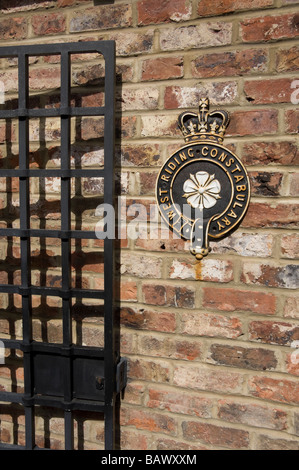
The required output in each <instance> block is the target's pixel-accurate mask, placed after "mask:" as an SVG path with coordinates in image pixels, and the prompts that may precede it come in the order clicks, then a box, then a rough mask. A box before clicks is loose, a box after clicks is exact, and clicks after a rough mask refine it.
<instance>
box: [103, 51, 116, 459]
mask: <svg viewBox="0 0 299 470" xmlns="http://www.w3.org/2000/svg"><path fill="white" fill-rule="evenodd" d="M107 52H108V53H106V55H105V131H104V158H105V161H104V175H105V176H104V178H105V179H104V202H105V204H111V205H113V206H114V144H115V123H114V101H115V100H114V95H115V45H114V43H112V42H111V43H110V47H108V48H107ZM113 245H114V240H112V239H109V238H106V239H105V240H104V289H105V293H104V299H105V300H104V301H105V305H104V316H105V322H104V328H105V333H104V340H105V348H104V355H105V365H104V367H105V449H107V450H110V449H114V444H115V416H114V413H115V396H116V394H115V389H116V387H115V375H116V360H117V358H116V354H115V328H114V311H113V298H114V295H113V291H114V286H113V284H114V282H113V277H114V250H113Z"/></svg>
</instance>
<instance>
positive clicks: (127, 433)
mask: <svg viewBox="0 0 299 470" xmlns="http://www.w3.org/2000/svg"><path fill="white" fill-rule="evenodd" d="M120 441H121V444H120V445H121V449H123V450H143V451H144V450H147V449H150V441H151V437H150V436H146V435H144V434H142V433H140V431H137V432H136V431H133V430H132V429H130V428H127V427H125V426H122V427H121V428H120Z"/></svg>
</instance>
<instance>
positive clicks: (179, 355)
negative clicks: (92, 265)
mask: <svg viewBox="0 0 299 470" xmlns="http://www.w3.org/2000/svg"><path fill="white" fill-rule="evenodd" d="M137 352H138V354H139V355H144V356H155V357H164V358H165V359H181V360H185V361H194V360H198V359H200V358H201V346H200V344H198V341H197V342H195V341H190V340H188V341H187V340H183V339H182V340H180V339H175V338H173V337H166V338H165V337H162V338H161V337H160V335H159V336H155V335H150V336H149V335H146V336H144V337H142V336H140V337H139V342H138V350H137Z"/></svg>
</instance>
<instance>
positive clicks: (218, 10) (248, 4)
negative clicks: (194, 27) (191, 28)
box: [197, 0, 273, 16]
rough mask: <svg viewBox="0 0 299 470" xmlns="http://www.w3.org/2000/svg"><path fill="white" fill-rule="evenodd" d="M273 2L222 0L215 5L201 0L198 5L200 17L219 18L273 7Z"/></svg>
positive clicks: (261, 0) (266, 0) (264, 0)
mask: <svg viewBox="0 0 299 470" xmlns="http://www.w3.org/2000/svg"><path fill="white" fill-rule="evenodd" d="M272 5H273V0H222V1H221V2H217V3H216V4H215V5H213V4H212V3H211V2H209V0H201V1H200V2H199V4H198V9H197V14H198V15H199V16H217V15H223V14H226V13H234V12H236V11H240V10H241V11H242V10H255V9H259V8H261V9H262V8H266V7H271V6H272Z"/></svg>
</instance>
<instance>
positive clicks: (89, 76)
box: [72, 63, 105, 86]
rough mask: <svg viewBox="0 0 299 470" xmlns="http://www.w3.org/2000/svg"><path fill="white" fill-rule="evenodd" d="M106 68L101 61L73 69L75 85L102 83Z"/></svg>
mask: <svg viewBox="0 0 299 470" xmlns="http://www.w3.org/2000/svg"><path fill="white" fill-rule="evenodd" d="M104 77H105V68H104V66H103V65H102V64H101V63H98V64H94V65H89V66H85V67H84V68H80V69H74V70H72V80H73V83H74V84H75V85H90V86H91V85H92V86H94V85H102V84H103V78H104Z"/></svg>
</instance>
